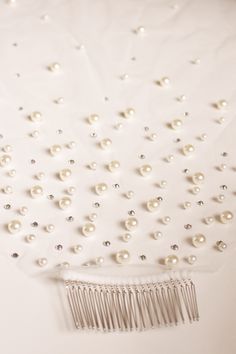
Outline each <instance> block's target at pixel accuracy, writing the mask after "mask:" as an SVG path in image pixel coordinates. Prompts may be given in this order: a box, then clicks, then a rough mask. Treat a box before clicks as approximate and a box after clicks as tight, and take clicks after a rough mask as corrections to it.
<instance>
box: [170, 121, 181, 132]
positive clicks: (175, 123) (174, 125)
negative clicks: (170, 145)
mask: <svg viewBox="0 0 236 354" xmlns="http://www.w3.org/2000/svg"><path fill="white" fill-rule="evenodd" d="M170 125H171V128H172V129H174V130H177V129H179V128H181V127H182V125H183V121H182V120H181V119H174V120H173V121H172V122H171V123H170Z"/></svg>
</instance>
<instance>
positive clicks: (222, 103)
mask: <svg viewBox="0 0 236 354" xmlns="http://www.w3.org/2000/svg"><path fill="white" fill-rule="evenodd" d="M227 106H228V102H227V101H226V100H219V101H218V102H217V103H216V107H217V108H218V109H223V108H226V107H227Z"/></svg>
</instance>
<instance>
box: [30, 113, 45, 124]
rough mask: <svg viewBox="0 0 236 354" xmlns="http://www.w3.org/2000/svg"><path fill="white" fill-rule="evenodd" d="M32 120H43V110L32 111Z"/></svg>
mask: <svg viewBox="0 0 236 354" xmlns="http://www.w3.org/2000/svg"><path fill="white" fill-rule="evenodd" d="M29 117H30V120H31V121H32V122H36V123H37V122H41V120H42V113H41V112H38V111H35V112H32V113H31V114H30V116H29Z"/></svg>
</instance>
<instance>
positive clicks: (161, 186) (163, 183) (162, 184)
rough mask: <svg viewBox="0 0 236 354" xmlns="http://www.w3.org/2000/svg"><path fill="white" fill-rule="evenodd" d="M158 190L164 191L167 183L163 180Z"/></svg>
mask: <svg viewBox="0 0 236 354" xmlns="http://www.w3.org/2000/svg"><path fill="white" fill-rule="evenodd" d="M159 186H160V188H162V189H164V188H166V186H167V181H165V180H163V181H161V182H160V183H159Z"/></svg>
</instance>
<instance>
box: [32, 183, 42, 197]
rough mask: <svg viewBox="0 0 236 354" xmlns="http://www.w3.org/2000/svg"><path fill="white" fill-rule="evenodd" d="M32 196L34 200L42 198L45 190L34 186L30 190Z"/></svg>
mask: <svg viewBox="0 0 236 354" xmlns="http://www.w3.org/2000/svg"><path fill="white" fill-rule="evenodd" d="M30 194H31V197H32V198H37V197H41V196H42V195H43V188H42V187H41V186H33V187H32V188H31V189H30Z"/></svg>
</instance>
